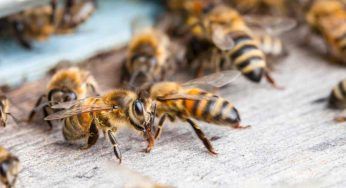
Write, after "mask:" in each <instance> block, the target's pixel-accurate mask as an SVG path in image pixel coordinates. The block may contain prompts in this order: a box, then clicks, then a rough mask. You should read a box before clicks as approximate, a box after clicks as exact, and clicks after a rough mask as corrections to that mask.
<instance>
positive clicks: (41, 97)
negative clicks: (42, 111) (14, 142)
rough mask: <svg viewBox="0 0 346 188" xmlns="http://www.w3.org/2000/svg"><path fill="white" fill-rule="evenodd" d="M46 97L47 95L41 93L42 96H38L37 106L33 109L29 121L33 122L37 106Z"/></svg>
mask: <svg viewBox="0 0 346 188" xmlns="http://www.w3.org/2000/svg"><path fill="white" fill-rule="evenodd" d="M45 97H46V95H41V96H40V98H38V100H37V102H36V104H35V107H34V108H33V109H32V110H31V112H30V114H29V116H28V119H27V122H28V123H31V121H32V119H33V118H34V117H35V115H36V111H37V107H38V106H39V105H40V104H41V103H42V100H43V99H44V98H45Z"/></svg>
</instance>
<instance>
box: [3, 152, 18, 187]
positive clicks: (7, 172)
mask: <svg viewBox="0 0 346 188" xmlns="http://www.w3.org/2000/svg"><path fill="white" fill-rule="evenodd" d="M18 173H19V159H18V158H17V157H16V156H14V155H12V154H11V153H10V152H9V151H7V150H6V149H5V148H3V147H2V146H0V181H1V183H2V184H3V185H4V186H5V187H6V188H11V187H14V184H15V183H16V180H17V176H18Z"/></svg>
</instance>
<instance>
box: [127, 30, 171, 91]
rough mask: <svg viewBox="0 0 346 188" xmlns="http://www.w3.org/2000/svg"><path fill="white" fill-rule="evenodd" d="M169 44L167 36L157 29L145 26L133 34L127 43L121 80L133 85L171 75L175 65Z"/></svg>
mask: <svg viewBox="0 0 346 188" xmlns="http://www.w3.org/2000/svg"><path fill="white" fill-rule="evenodd" d="M170 45H171V43H170V40H169V38H168V36H166V35H165V34H164V33H162V32H161V31H160V30H158V29H153V28H147V29H144V30H142V31H140V32H139V33H138V34H135V35H134V36H133V38H132V39H131V41H130V43H129V45H128V50H127V56H126V59H125V61H124V63H123V71H122V76H121V80H123V81H124V80H129V85H130V86H134V83H135V82H137V83H145V82H149V83H152V82H155V81H160V80H163V79H165V78H167V77H168V76H170V75H172V73H173V72H174V69H175V66H174V64H173V61H172V54H171V49H170ZM141 76H142V77H141ZM143 76H144V78H143ZM137 85H141V84H137Z"/></svg>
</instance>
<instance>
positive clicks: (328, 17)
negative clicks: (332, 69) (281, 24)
mask: <svg viewBox="0 0 346 188" xmlns="http://www.w3.org/2000/svg"><path fill="white" fill-rule="evenodd" d="M306 20H307V23H308V24H309V25H310V28H311V30H312V31H314V32H316V33H317V34H319V35H321V36H322V37H323V38H324V41H325V43H326V45H327V52H328V56H329V57H330V58H331V59H332V60H333V61H335V62H340V63H343V64H346V35H345V34H346V8H345V4H344V3H343V2H342V1H339V0H328V1H327V0H317V1H314V2H313V3H312V5H311V7H310V9H309V10H308V12H307V14H306Z"/></svg>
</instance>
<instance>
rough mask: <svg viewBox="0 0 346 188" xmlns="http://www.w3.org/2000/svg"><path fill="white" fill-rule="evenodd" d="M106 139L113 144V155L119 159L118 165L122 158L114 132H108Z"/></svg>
mask: <svg viewBox="0 0 346 188" xmlns="http://www.w3.org/2000/svg"><path fill="white" fill-rule="evenodd" d="M108 138H109V140H110V141H111V143H112V144H113V150H114V154H115V156H116V157H117V158H118V159H119V164H120V163H121V161H122V157H121V151H120V148H119V144H118V142H117V140H116V139H115V131H112V130H108Z"/></svg>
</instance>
